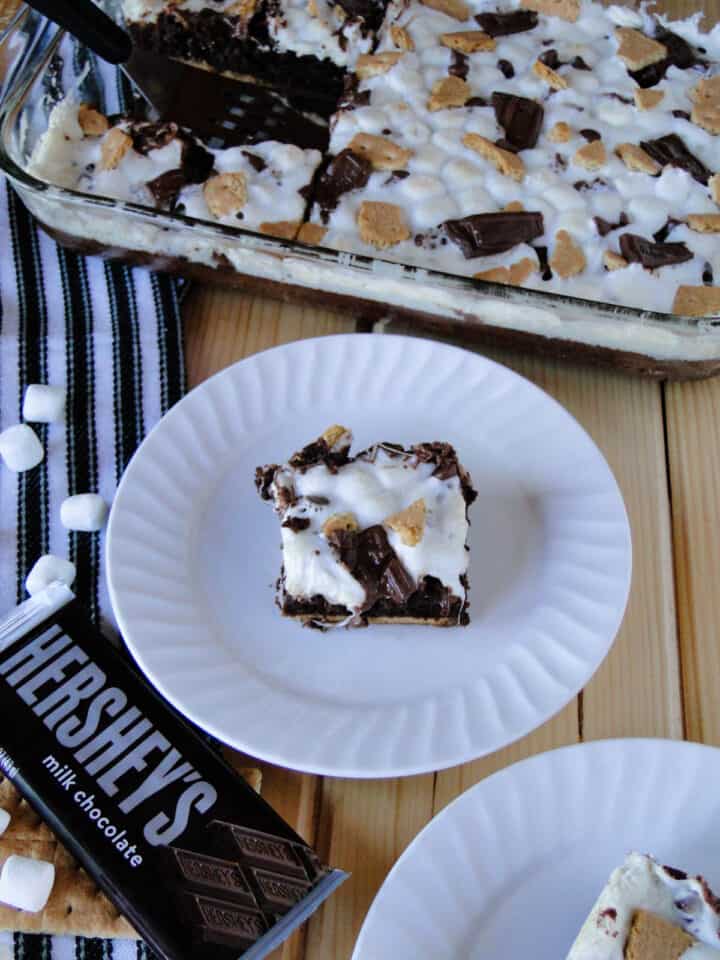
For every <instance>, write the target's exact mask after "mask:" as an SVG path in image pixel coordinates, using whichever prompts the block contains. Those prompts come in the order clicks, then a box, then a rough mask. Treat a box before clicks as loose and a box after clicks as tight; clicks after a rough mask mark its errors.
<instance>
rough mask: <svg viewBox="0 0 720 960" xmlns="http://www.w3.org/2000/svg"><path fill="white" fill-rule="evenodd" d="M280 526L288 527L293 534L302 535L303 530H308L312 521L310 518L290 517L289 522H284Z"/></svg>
mask: <svg viewBox="0 0 720 960" xmlns="http://www.w3.org/2000/svg"><path fill="white" fill-rule="evenodd" d="M280 526H282V527H287V529H288V530H292V531H293V533H300V531H301V530H307V528H308V527H309V526H310V519H309V518H308V517H288V518H287V520H283V522H282V523H281V524H280Z"/></svg>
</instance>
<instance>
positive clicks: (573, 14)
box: [520, 0, 580, 23]
mask: <svg viewBox="0 0 720 960" xmlns="http://www.w3.org/2000/svg"><path fill="white" fill-rule="evenodd" d="M520 6H521V7H524V8H525V9H526V10H535V11H537V13H544V14H545V16H547V17H560V19H561V20H569V21H570V22H571V23H574V22H575V21H576V20H577V18H578V17H579V16H580V0H520Z"/></svg>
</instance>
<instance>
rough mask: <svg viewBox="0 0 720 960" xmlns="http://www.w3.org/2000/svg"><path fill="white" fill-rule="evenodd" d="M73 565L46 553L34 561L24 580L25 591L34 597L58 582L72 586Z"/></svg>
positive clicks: (74, 571) (73, 577) (73, 576)
mask: <svg viewBox="0 0 720 960" xmlns="http://www.w3.org/2000/svg"><path fill="white" fill-rule="evenodd" d="M75 573H76V570H75V564H74V563H71V562H70V561H69V560H65V558H64V557H56V556H54V554H52V553H46V554H44V555H43V556H42V557H40V559H39V560H37V561H36V563H35V565H34V566H33V568H32V570H31V571H30V573H29V574H28V575H27V578H26V580H25V589H26V590H27V592H28V593H29V594H30V596H31V597H32V596H34V595H35V594H36V593H39V592H40V591H41V590H44V589H45V587H47V586H49V585H50V584H51V583H54V582H55V581H56V580H60V581H61V582H62V583H64V584H65V585H66V586H68V587H70V586H72V583H73V581H74V580H75Z"/></svg>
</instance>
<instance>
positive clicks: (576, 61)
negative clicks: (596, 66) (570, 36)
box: [570, 57, 592, 70]
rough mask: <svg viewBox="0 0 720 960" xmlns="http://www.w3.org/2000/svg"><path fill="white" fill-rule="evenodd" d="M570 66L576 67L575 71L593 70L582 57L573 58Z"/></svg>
mask: <svg viewBox="0 0 720 960" xmlns="http://www.w3.org/2000/svg"><path fill="white" fill-rule="evenodd" d="M570 66H571V67H574V68H575V70H592V67H589V66H588V65H587V64H586V63H585V61H584V60H583V58H582V57H573V58H572V60H571V61H570Z"/></svg>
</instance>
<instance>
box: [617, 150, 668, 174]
mask: <svg viewBox="0 0 720 960" xmlns="http://www.w3.org/2000/svg"><path fill="white" fill-rule="evenodd" d="M615 153H616V154H617V156H618V157H620V159H621V160H622V162H623V163H624V164H625V166H626V167H627V168H628V170H633V171H635V172H636V173H649V174H650V175H651V176H655V174H656V173H660V164H659V163H658V162H657V161H656V160H653V158H652V157H651V156H650V154H649V153H645V151H644V150H643V148H642V147H638V146H637V145H636V144H634V143H619V144H618V145H617V147H615Z"/></svg>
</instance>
